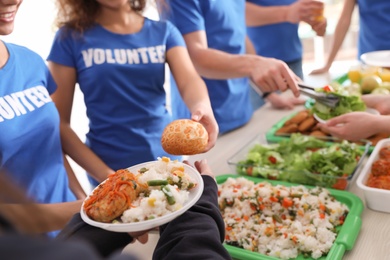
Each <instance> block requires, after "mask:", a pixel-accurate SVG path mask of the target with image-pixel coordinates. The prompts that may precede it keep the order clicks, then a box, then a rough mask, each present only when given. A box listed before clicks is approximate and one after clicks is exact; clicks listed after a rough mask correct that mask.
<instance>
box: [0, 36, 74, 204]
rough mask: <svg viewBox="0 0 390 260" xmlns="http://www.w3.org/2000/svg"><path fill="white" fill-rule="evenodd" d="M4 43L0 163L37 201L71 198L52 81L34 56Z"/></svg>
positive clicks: (44, 67) (0, 107) (56, 200)
mask: <svg viewBox="0 0 390 260" xmlns="http://www.w3.org/2000/svg"><path fill="white" fill-rule="evenodd" d="M5 45H6V47H7V49H8V52H9V55H10V56H9V60H8V61H7V63H6V64H5V66H4V67H3V68H1V69H0V133H1V134H0V166H1V167H4V168H5V169H6V170H7V172H8V173H9V175H10V176H11V179H12V180H14V181H15V182H16V184H17V185H19V186H21V187H22V188H24V189H25V190H26V192H27V195H28V196H29V197H30V198H32V199H34V200H35V201H37V202H40V203H58V202H67V201H73V200H75V196H74V195H73V193H72V192H71V191H70V189H69V183H68V176H67V173H66V170H65V168H64V162H63V157H62V147H61V141H60V132H59V124H60V120H59V115H58V112H57V109H56V107H55V105H54V103H53V102H52V100H51V98H50V94H51V93H53V92H54V91H55V89H56V85H55V83H54V81H53V79H52V77H51V75H50V73H49V71H48V69H47V67H46V64H45V62H44V61H43V59H42V58H41V57H40V56H39V55H38V54H36V53H34V52H32V51H30V50H29V49H27V48H25V47H21V46H18V45H14V44H9V43H5Z"/></svg>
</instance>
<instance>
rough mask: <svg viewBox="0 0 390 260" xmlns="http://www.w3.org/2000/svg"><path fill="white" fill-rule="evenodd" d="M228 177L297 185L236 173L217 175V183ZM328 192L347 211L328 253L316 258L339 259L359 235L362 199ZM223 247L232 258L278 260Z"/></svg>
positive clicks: (227, 246)
mask: <svg viewBox="0 0 390 260" xmlns="http://www.w3.org/2000/svg"><path fill="white" fill-rule="evenodd" d="M229 177H231V178H239V177H243V178H246V179H248V180H250V181H253V182H255V183H259V182H269V183H271V184H272V185H278V184H280V185H284V186H288V187H289V186H297V185H299V184H293V183H288V182H282V181H273V180H264V179H261V178H256V177H251V176H242V175H236V174H226V175H220V176H217V177H216V179H217V183H218V184H222V183H224V182H225V181H226V180H227V179H228V178H229ZM303 186H306V187H308V188H312V186H307V185H303ZM328 190H329V191H330V193H331V194H332V195H333V196H334V197H335V198H336V200H338V201H340V202H342V203H344V204H345V205H347V206H348V208H349V213H348V215H347V217H346V219H345V222H344V224H343V225H342V226H341V227H339V228H338V232H339V233H338V235H337V237H336V240H335V241H334V243H333V246H332V247H331V249H330V251H329V253H328V255H327V256H323V257H320V258H318V259H320V260H325V259H326V260H341V259H342V258H343V256H344V253H345V251H347V250H351V249H352V248H353V246H354V245H355V241H356V239H357V237H358V235H359V232H360V229H361V226H362V219H361V214H362V212H363V208H364V205H363V202H362V200H361V199H360V198H359V197H358V196H356V195H354V194H353V193H350V192H348V191H341V190H335V189H328ZM224 247H225V248H226V249H227V251H228V252H229V254H230V255H231V256H232V258H233V259H243V260H278V259H279V258H275V257H271V256H266V255H263V254H260V253H256V252H252V251H249V250H245V249H242V248H239V247H235V246H230V245H226V244H224ZM295 259H296V260H310V259H313V258H310V257H304V256H303V255H300V256H298V257H297V258H295Z"/></svg>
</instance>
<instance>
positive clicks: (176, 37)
mask: <svg viewBox="0 0 390 260" xmlns="http://www.w3.org/2000/svg"><path fill="white" fill-rule="evenodd" d="M167 27H168V30H167V31H168V37H167V43H166V50H167V51H168V50H169V49H170V48H172V47H176V46H184V47H185V46H186V43H185V41H184V38H183V36H182V35H181V33H180V32H179V30H178V29H177V28H176V27H175V26H174V25H173V24H172V23H171V22H169V21H167Z"/></svg>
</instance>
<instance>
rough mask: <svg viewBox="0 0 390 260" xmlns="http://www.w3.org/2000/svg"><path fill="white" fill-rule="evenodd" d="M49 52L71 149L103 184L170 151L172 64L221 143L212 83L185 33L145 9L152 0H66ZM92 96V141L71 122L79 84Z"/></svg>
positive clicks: (194, 112)
mask: <svg viewBox="0 0 390 260" xmlns="http://www.w3.org/2000/svg"><path fill="white" fill-rule="evenodd" d="M64 2H66V7H64V8H60V9H59V16H58V21H59V24H58V25H59V26H60V29H59V30H58V32H57V34H56V36H55V39H54V42H53V45H52V48H51V51H50V54H49V57H48V61H49V68H50V70H51V72H52V74H53V77H54V78H55V80H56V82H57V85H58V90H57V92H56V93H55V95H54V97H53V99H54V101H55V103H56V105H57V107H58V109H59V112H60V116H61V118H62V124H61V126H62V128H61V131H62V138H63V146H64V150H65V152H66V153H67V154H69V155H70V156H71V157H72V158H73V159H74V160H75V161H76V162H77V163H79V164H80V165H81V166H83V167H84V168H85V169H86V170H87V172H88V173H89V176H90V177H91V178H90V180H91V182H92V183H93V184H94V185H96V184H98V183H100V182H101V181H103V180H105V179H106V178H107V175H108V174H109V173H111V172H113V171H116V170H118V169H122V168H127V167H129V166H132V165H135V164H138V163H143V162H145V161H151V160H156V159H157V157H162V156H168V157H170V158H171V159H181V158H180V157H178V156H176V157H174V156H170V155H169V154H167V153H166V152H165V151H164V150H163V149H162V146H161V141H160V140H161V134H162V132H163V129H164V128H165V126H166V125H167V124H168V123H170V122H171V121H172V117H171V115H170V114H169V113H168V110H167V104H166V94H165V89H164V82H165V66H166V63H168V64H169V66H170V69H171V70H172V72H173V73H174V75H175V78H176V80H177V81H178V82H179V83H180V84H179V86H180V91H181V94H182V96H183V99H184V100H185V102H186V105H187V106H188V108H189V110H190V111H191V115H190V116H189V117H188V118H192V119H193V120H196V121H199V122H201V123H202V124H204V125H205V127H206V129H207V131H208V133H209V144H208V147H207V150H209V149H210V148H211V147H213V146H214V144H215V141H216V138H217V135H218V125H217V123H216V121H215V118H214V115H213V112H212V109H211V105H210V100H209V97H208V94H207V88H206V86H205V84H204V82H203V81H202V79H201V78H200V77H199V75H198V74H197V73H196V70H195V69H194V67H193V65H192V63H191V60H190V58H189V56H188V52H187V50H186V48H185V43H184V41H183V38H182V36H181V34H180V32H179V31H178V30H177V29H176V28H175V27H174V26H173V25H172V24H171V23H170V22H161V21H154V20H151V19H148V18H145V17H143V16H142V15H141V14H140V13H139V12H141V11H142V10H143V8H144V7H145V1H122V2H120V3H119V2H115V3H111V2H110V3H108V2H107V3H106V2H105V3H100V2H99V1H94V2H93V3H92V4H91V5H92V6H93V7H91V6H90V5H89V4H88V3H87V2H83V3H78V2H77V3H76V2H74V1H64ZM76 83H78V85H79V86H80V89H81V91H82V92H83V94H84V102H85V105H86V109H87V117H88V119H89V131H88V133H87V136H86V145H85V144H83V143H82V141H81V140H80V139H79V138H78V137H77V135H76V134H75V132H74V131H73V130H72V129H71V127H70V114H71V110H72V100H73V96H74V91H75V85H76Z"/></svg>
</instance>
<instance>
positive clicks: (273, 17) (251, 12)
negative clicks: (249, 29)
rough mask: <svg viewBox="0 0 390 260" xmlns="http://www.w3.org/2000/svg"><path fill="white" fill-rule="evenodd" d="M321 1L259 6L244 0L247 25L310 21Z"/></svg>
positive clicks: (311, 0)
mask: <svg viewBox="0 0 390 260" xmlns="http://www.w3.org/2000/svg"><path fill="white" fill-rule="evenodd" d="M322 5H323V4H322V3H321V2H318V1H313V0H300V1H296V2H295V3H293V4H290V5H275V6H260V5H257V4H254V3H250V2H246V6H245V7H246V9H245V13H246V24H247V26H262V25H269V24H276V23H283V22H289V23H299V22H301V21H305V22H308V23H309V22H311V17H312V15H313V10H315V9H319V8H322Z"/></svg>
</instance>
